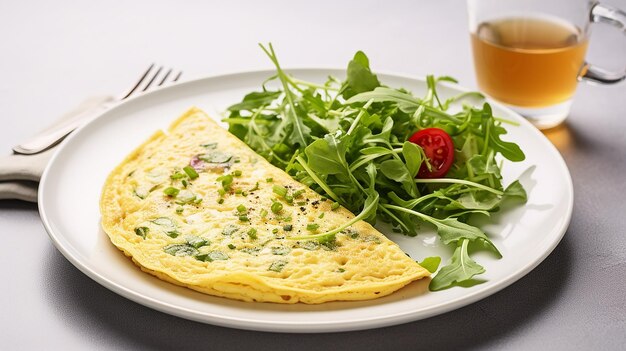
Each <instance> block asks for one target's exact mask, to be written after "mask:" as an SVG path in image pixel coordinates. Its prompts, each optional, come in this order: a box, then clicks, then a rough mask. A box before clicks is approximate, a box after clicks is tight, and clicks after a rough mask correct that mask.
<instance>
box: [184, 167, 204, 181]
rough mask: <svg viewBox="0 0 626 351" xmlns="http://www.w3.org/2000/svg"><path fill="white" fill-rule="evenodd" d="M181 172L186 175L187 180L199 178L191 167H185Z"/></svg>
mask: <svg viewBox="0 0 626 351" xmlns="http://www.w3.org/2000/svg"><path fill="white" fill-rule="evenodd" d="M183 171H185V173H187V175H188V176H189V179H196V178H198V177H199V176H200V175H199V174H198V172H196V170H195V169H194V168H193V167H191V166H186V167H185V168H183Z"/></svg>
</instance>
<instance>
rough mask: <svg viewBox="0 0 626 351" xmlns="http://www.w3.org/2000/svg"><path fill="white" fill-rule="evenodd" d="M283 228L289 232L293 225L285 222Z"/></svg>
mask: <svg viewBox="0 0 626 351" xmlns="http://www.w3.org/2000/svg"><path fill="white" fill-rule="evenodd" d="M283 230H284V231H286V232H290V231H292V230H293V226H292V225H291V224H286V225H284V226H283Z"/></svg>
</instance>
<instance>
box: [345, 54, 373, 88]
mask: <svg viewBox="0 0 626 351" xmlns="http://www.w3.org/2000/svg"><path fill="white" fill-rule="evenodd" d="M379 86H380V82H379V81H378V77H376V75H375V74H373V73H372V71H371V70H370V64H369V59H368V58H367V56H366V55H365V54H364V53H363V52H362V51H357V53H356V54H355V55H354V58H353V59H352V61H350V63H348V69H347V78H346V89H345V90H344V92H343V97H344V98H345V99H348V98H350V97H351V96H353V95H356V94H359V93H362V92H365V91H371V90H374V89H375V88H376V87H379Z"/></svg>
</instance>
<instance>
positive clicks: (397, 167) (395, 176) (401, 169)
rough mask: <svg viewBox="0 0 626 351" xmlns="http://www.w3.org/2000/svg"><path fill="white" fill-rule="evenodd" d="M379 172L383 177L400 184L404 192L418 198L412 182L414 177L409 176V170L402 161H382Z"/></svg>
mask: <svg viewBox="0 0 626 351" xmlns="http://www.w3.org/2000/svg"><path fill="white" fill-rule="evenodd" d="M380 172H381V173H382V174H384V175H385V177H387V178H389V179H391V180H393V181H396V182H398V183H401V184H402V188H403V189H404V191H406V192H407V193H408V194H409V195H410V196H412V197H416V196H418V194H417V187H416V186H415V182H414V181H413V179H414V178H415V177H412V176H411V174H410V173H409V170H408V169H407V167H406V165H405V164H404V163H403V162H402V161H400V160H397V159H391V160H387V161H383V162H382V163H381V164H380Z"/></svg>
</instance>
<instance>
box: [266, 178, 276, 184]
mask: <svg viewBox="0 0 626 351" xmlns="http://www.w3.org/2000/svg"><path fill="white" fill-rule="evenodd" d="M265 181H266V182H268V183H271V182H273V181H274V178H267V179H265Z"/></svg>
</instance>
